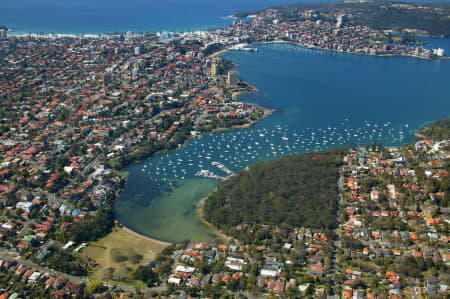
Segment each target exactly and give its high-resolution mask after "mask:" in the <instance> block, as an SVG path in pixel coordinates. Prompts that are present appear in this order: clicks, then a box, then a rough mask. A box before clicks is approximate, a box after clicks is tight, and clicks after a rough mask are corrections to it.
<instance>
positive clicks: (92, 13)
mask: <svg viewBox="0 0 450 299" xmlns="http://www.w3.org/2000/svg"><path fill="white" fill-rule="evenodd" d="M325 1H327V0H325ZM443 1H444V2H449V1H450V0H443ZM298 2H304V3H307V2H324V0H320V1H318V0H301V1H299V0H227V1H214V0H190V1H186V0H127V1H123V0H94V1H92V0H1V1H0V24H4V25H6V26H7V27H8V28H10V29H11V30H12V31H11V32H10V33H11V34H23V33H63V34H99V33H113V32H126V31H128V30H130V31H133V32H142V31H189V30H191V31H195V30H200V29H211V28H217V27H221V26H225V25H228V24H230V23H231V22H232V20H231V19H229V18H227V16H230V15H232V14H234V13H236V12H239V11H253V10H258V9H262V8H265V7H268V6H273V5H281V4H288V3H298ZM422 2H423V1H422ZM427 2H428V1H427Z"/></svg>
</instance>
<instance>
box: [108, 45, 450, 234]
mask: <svg viewBox="0 0 450 299" xmlns="http://www.w3.org/2000/svg"><path fill="white" fill-rule="evenodd" d="M258 48H259V51H258V52H249V51H230V52H227V53H225V54H223V55H222V56H223V57H224V58H226V59H229V60H231V61H233V62H235V63H237V64H239V66H238V67H237V68H236V70H237V71H238V72H239V75H240V77H241V78H243V79H244V80H245V81H247V82H250V83H252V84H254V85H255V86H256V87H258V89H260V90H261V91H260V92H257V93H253V94H247V95H243V96H241V98H240V100H242V101H245V102H250V103H256V104H258V105H261V106H264V107H268V108H275V109H276V112H275V113H273V114H272V115H271V116H269V117H267V118H265V119H263V120H262V121H261V122H259V123H256V124H255V125H254V126H252V127H250V128H244V129H233V130H229V131H220V132H216V133H212V134H207V135H203V136H200V137H193V138H191V139H190V140H188V141H187V142H186V144H185V145H184V146H183V147H181V148H179V149H178V150H176V151H173V152H166V153H161V154H158V155H156V156H154V157H153V158H152V159H150V160H148V161H145V162H142V163H139V164H136V165H133V166H131V167H130V168H129V177H128V183H127V187H126V189H125V190H124V191H123V193H122V194H121V197H120V199H119V200H118V201H117V203H116V205H115V212H116V217H117V218H118V220H119V221H120V222H121V223H124V224H125V225H126V226H127V227H130V228H131V229H133V230H136V231H137V232H139V233H142V234H145V235H148V236H150V237H153V238H156V239H159V240H164V241H169V242H180V241H182V240H183V239H186V238H188V239H191V240H195V241H205V240H209V241H211V240H214V238H215V237H214V235H212V233H211V231H210V230H209V229H208V228H206V227H205V226H203V225H202V224H201V223H200V221H199V219H198V217H197V214H196V209H197V204H198V202H199V201H200V200H201V199H202V198H204V197H206V196H207V195H208V194H209V193H211V192H212V191H213V190H214V189H215V187H216V186H217V184H218V183H219V182H220V181H221V180H223V179H224V178H226V177H228V176H230V175H233V174H234V173H238V172H239V171H242V170H244V169H246V168H247V167H248V166H250V165H252V164H254V163H257V162H259V161H264V160H271V159H274V158H278V157H282V156H285V155H294V154H299V153H304V152H316V151H317V152H319V151H326V150H328V149H331V148H335V147H346V146H357V147H365V146H366V144H373V143H375V144H377V145H378V144H379V143H380V142H381V143H382V144H383V145H384V146H399V145H401V144H404V143H406V142H410V141H412V140H413V139H414V136H413V132H414V131H416V130H418V129H419V128H421V127H422V126H424V125H425V124H426V123H428V122H430V121H432V120H434V119H441V118H446V115H447V114H446V113H447V112H446V111H450V110H449V109H450V107H449V105H450V102H449V101H448V97H447V98H446V97H445V96H443V95H444V94H448V92H449V90H448V87H446V85H445V84H443V81H442V80H443V78H446V76H448V75H449V76H450V69H449V68H448V63H446V62H443V63H434V62H429V61H416V60H414V61H413V59H412V58H379V57H364V56H357V55H348V54H342V53H332V52H326V51H319V50H314V49H307V48H304V47H299V46H296V45H291V44H268V45H259V46H258ZM269 62H275V63H269ZM411 62H413V63H411ZM318 68H319V69H318ZM299 70H301V71H299ZM324 73H327V76H328V77H326V78H324V77H323V74H324ZM412 73H414V74H416V75H415V76H410V74H412ZM273 82H277V84H274V83H273ZM374 82H375V83H374ZM342 86H347V87H346V88H342ZM423 86H427V89H426V90H423ZM337 90H339V94H337V93H336V91H337ZM386 94H389V96H386ZM423 101H427V103H428V105H427V107H426V109H424V106H423ZM419 107H420V108H419ZM434 107H441V108H439V109H435V108H434ZM442 107H444V108H442ZM418 109H420V110H421V113H420V114H419V115H418V114H417V111H418ZM412 116H414V117H412Z"/></svg>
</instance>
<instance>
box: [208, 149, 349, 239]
mask: <svg viewBox="0 0 450 299" xmlns="http://www.w3.org/2000/svg"><path fill="white" fill-rule="evenodd" d="M343 153H344V150H332V151H329V152H326V153H307V154H301V155H294V156H286V157H282V158H279V159H276V160H272V161H267V162H260V163H257V164H255V165H252V166H250V168H249V169H248V170H244V171H242V172H241V173H239V174H238V175H236V176H233V177H231V178H229V179H228V180H226V181H224V182H222V183H220V184H219V186H218V188H217V190H216V191H215V192H214V193H212V194H211V195H210V196H209V197H208V199H207V200H206V202H205V205H204V213H205V219H206V220H207V221H209V222H210V223H211V224H213V225H215V226H216V227H218V228H219V229H221V230H223V231H224V232H225V233H227V234H229V235H231V236H234V237H236V238H238V239H240V238H241V237H243V236H240V234H239V232H238V230H236V229H235V227H236V226H240V225H245V226H249V225H250V226H261V225H270V226H276V227H280V228H286V229H288V228H295V227H311V228H323V229H331V228H333V227H334V226H335V223H336V210H337V196H338V190H337V180H338V176H339V171H338V168H339V166H340V165H341V161H342V155H343Z"/></svg>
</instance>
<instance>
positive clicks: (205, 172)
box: [141, 118, 408, 186]
mask: <svg viewBox="0 0 450 299" xmlns="http://www.w3.org/2000/svg"><path fill="white" fill-rule="evenodd" d="M406 129H408V125H407V124H404V125H401V127H397V128H394V127H393V126H392V125H391V123H390V122H389V121H388V122H384V123H375V122H369V121H364V122H363V123H362V124H361V125H359V126H353V125H352V124H351V122H350V120H349V119H347V118H346V119H344V120H342V121H341V122H339V123H338V124H335V125H331V124H330V125H328V126H327V127H324V128H305V129H301V130H298V129H296V128H291V127H289V126H288V125H280V124H276V125H274V126H273V127H270V128H268V127H264V126H263V125H262V124H257V125H256V126H255V127H252V128H248V129H244V130H232V131H227V132H218V133H213V134H210V135H206V136H200V137H198V138H194V139H191V140H190V141H189V142H188V143H187V145H186V146H185V147H183V148H182V149H180V150H177V151H174V152H170V153H164V154H161V155H158V156H156V157H155V158H153V159H152V160H150V161H148V162H146V164H144V165H143V166H141V167H142V175H146V176H148V179H150V180H152V181H154V182H155V183H157V184H158V185H161V186H162V185H166V184H169V185H172V181H173V180H184V179H193V178H195V177H202V178H207V179H215V180H223V179H226V178H227V177H228V176H230V175H234V174H235V173H236V172H239V171H241V170H243V169H244V168H245V167H247V166H248V165H250V164H253V163H255V162H258V161H262V160H270V159H273V158H276V157H281V156H285V155H293V154H299V153H304V152H311V151H324V150H328V149H331V148H333V147H340V146H346V145H349V144H350V145H355V146H365V145H366V144H367V143H372V142H382V143H383V144H385V145H389V144H398V143H401V142H403V140H404V138H405V130H406ZM141 165H142V164H141Z"/></svg>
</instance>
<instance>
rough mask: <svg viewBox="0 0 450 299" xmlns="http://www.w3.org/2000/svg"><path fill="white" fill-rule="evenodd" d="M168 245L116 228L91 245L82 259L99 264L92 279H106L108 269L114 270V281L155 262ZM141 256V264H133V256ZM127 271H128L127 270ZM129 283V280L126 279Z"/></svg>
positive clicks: (83, 253)
mask: <svg viewBox="0 0 450 299" xmlns="http://www.w3.org/2000/svg"><path fill="white" fill-rule="evenodd" d="M167 245H168V244H165V243H163V242H159V241H156V240H152V239H149V238H145V237H142V236H139V235H137V234H134V233H133V232H131V231H128V230H127V229H125V228H122V227H115V228H114V229H113V231H112V232H111V233H110V234H108V235H107V236H106V237H104V238H102V239H100V240H98V241H97V242H93V243H90V244H89V245H88V246H87V247H86V248H85V249H84V250H83V252H82V253H81V256H82V257H85V258H90V259H91V260H93V261H95V263H96V264H98V266H97V267H95V269H94V270H93V273H92V274H91V276H92V278H95V279H104V278H105V277H104V272H105V269H107V268H114V274H113V278H112V280H119V279H118V276H122V277H123V276H126V275H124V273H127V272H128V273H130V271H132V270H134V269H135V268H136V267H137V266H139V265H145V264H148V263H149V262H151V261H153V260H154V259H155V257H156V255H157V254H158V253H159V252H161V250H162V249H163V248H164V247H166V246H167ZM135 253H136V254H137V255H141V256H142V259H141V260H140V261H139V262H137V263H136V262H134V263H133V262H132V260H133V258H132V255H133V254H135ZM125 269H127V270H125ZM124 280H125V281H127V280H128V279H124Z"/></svg>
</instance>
